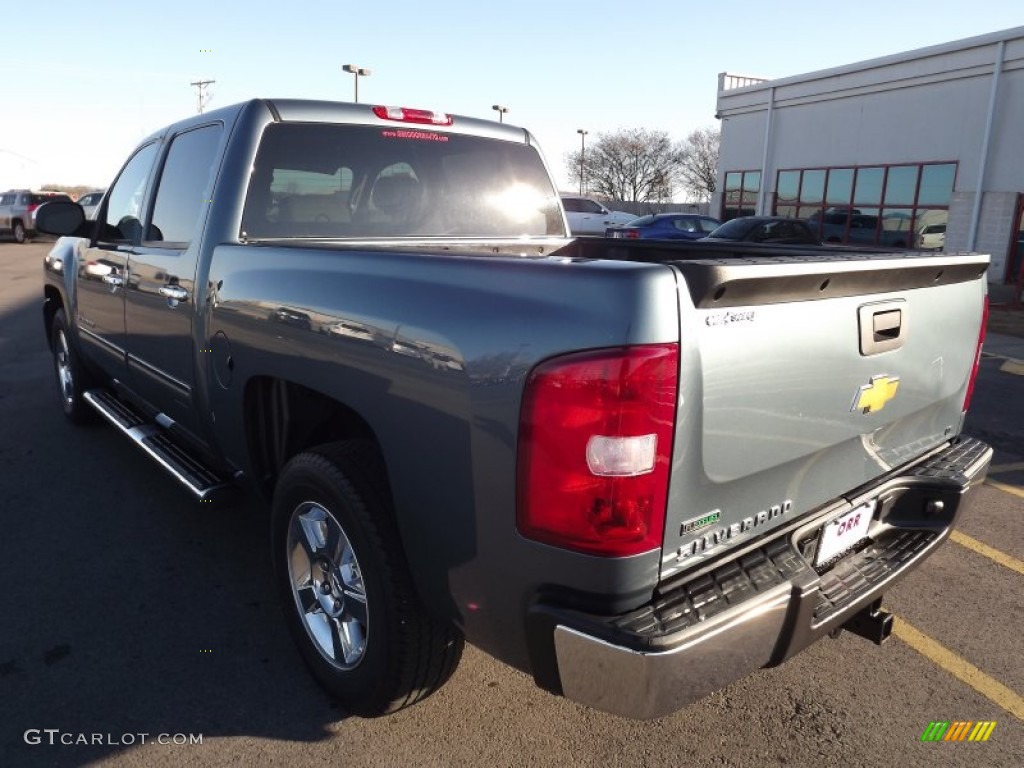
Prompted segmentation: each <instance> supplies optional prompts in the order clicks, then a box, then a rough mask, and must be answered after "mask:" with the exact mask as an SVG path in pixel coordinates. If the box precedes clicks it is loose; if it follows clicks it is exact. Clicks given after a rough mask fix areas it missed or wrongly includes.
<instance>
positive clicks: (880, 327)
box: [871, 309, 903, 342]
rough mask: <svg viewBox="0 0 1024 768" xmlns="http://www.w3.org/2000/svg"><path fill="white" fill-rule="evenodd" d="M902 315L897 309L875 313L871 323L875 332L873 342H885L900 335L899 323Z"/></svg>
mask: <svg viewBox="0 0 1024 768" xmlns="http://www.w3.org/2000/svg"><path fill="white" fill-rule="evenodd" d="M902 315H903V313H902V312H900V311H899V310H898V309H889V310H886V311H885V312H876V313H875V314H874V315H873V316H872V318H871V319H872V323H873V325H874V331H875V341H876V342H878V341H886V340H887V339H895V338H898V337H899V335H900V322H901V320H902Z"/></svg>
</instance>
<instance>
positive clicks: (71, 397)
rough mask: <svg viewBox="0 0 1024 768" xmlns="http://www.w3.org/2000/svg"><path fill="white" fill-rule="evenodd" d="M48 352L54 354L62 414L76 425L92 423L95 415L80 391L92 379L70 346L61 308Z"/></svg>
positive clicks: (75, 351) (53, 328)
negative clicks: (50, 351)
mask: <svg viewBox="0 0 1024 768" xmlns="http://www.w3.org/2000/svg"><path fill="white" fill-rule="evenodd" d="M50 349H51V350H52V351H53V371H54V374H55V375H56V378H57V395H58V397H59V398H60V404H61V408H62V409H63V410H64V415H65V416H66V417H67V418H68V420H70V421H72V422H74V423H76V424H85V423H88V422H91V421H93V419H94V417H95V413H96V412H95V411H94V410H93V409H92V408H90V407H89V404H88V403H87V402H85V400H83V399H82V392H84V391H85V389H86V388H87V387H88V386H90V385H91V383H92V379H91V377H90V376H89V372H88V371H87V370H86V368H85V366H84V365H83V364H82V361H81V359H80V358H79V357H78V351H77V350H76V349H75V348H74V346H72V344H71V339H70V337H69V333H68V320H67V316H66V315H65V314H64V310H63V309H58V310H57V313H56V314H55V315H54V317H53V326H52V327H51V330H50Z"/></svg>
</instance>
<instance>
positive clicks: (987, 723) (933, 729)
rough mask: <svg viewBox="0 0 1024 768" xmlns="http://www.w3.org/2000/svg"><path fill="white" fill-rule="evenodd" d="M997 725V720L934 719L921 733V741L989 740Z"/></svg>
mask: <svg viewBox="0 0 1024 768" xmlns="http://www.w3.org/2000/svg"><path fill="white" fill-rule="evenodd" d="M995 727H996V721H995V720H981V721H978V722H972V721H970V720H955V721H953V722H949V721H948V720H945V721H942V720H933V721H932V722H930V723H928V727H927V728H925V729H924V733H922V734H921V741H988V737H989V736H991V735H992V731H994V730H995Z"/></svg>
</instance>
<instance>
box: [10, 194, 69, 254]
mask: <svg viewBox="0 0 1024 768" xmlns="http://www.w3.org/2000/svg"><path fill="white" fill-rule="evenodd" d="M56 200H59V201H61V202H65V203H69V202H71V198H70V197H68V196H67V195H65V194H62V193H61V192H52V191H46V190H43V191H39V192H37V191H33V190H31V189H9V190H7V191H6V192H4V193H3V194H0V235H11V236H13V237H14V240H15V242H18V243H24V242H25V241H26V240H28V239H29V238H30V237H32V236H33V235H35V233H36V209H37V208H39V206H41V205H42V204H43V203H50V202H54V201H56Z"/></svg>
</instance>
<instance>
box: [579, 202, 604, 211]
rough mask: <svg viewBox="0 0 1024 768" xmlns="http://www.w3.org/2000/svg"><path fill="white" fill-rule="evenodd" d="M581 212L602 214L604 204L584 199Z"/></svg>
mask: <svg viewBox="0 0 1024 768" xmlns="http://www.w3.org/2000/svg"><path fill="white" fill-rule="evenodd" d="M583 212H584V213H597V214H603V213H604V206H603V205H601V204H600V203H598V202H595V201H594V200H584V201H583Z"/></svg>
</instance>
